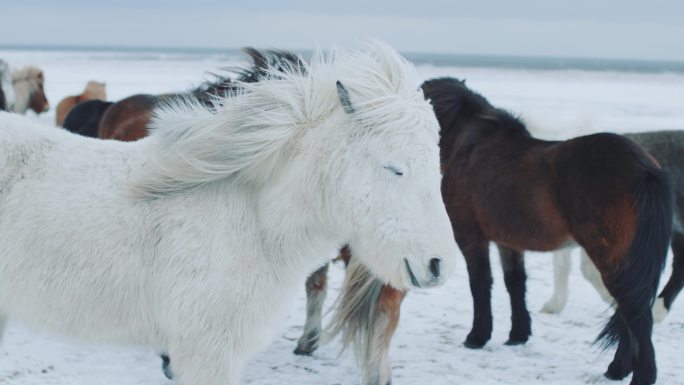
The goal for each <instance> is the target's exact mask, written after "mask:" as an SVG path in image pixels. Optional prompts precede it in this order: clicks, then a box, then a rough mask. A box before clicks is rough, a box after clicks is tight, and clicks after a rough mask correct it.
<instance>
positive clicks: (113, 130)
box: [98, 94, 160, 142]
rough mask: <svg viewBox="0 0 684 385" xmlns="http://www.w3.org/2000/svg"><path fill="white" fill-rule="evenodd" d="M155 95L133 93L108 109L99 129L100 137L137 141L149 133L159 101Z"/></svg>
mask: <svg viewBox="0 0 684 385" xmlns="http://www.w3.org/2000/svg"><path fill="white" fill-rule="evenodd" d="M159 101H160V98H159V97H158V96H155V95H144V94H140V95H133V96H129V97H127V98H125V99H123V100H120V101H119V102H117V103H114V104H113V105H112V106H111V107H109V108H108V109H107V112H105V114H104V116H102V120H101V121H100V127H99V129H98V137H99V138H100V139H116V140H122V141H126V142H130V141H135V140H138V139H140V138H143V137H145V135H147V124H148V123H149V122H150V119H151V118H152V110H153V109H154V107H155V106H157V104H158V103H159Z"/></svg>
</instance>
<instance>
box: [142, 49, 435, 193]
mask: <svg viewBox="0 0 684 385" xmlns="http://www.w3.org/2000/svg"><path fill="white" fill-rule="evenodd" d="M337 81H340V82H342V83H343V84H344V86H345V87H346V88H347V89H349V91H350V93H351V100H352V103H353V104H354V106H355V112H354V115H355V116H356V117H357V118H358V119H362V120H363V121H364V122H367V123H368V124H367V125H368V126H369V127H377V126H382V125H383V124H384V123H385V122H390V121H391V122H394V123H395V125H396V123H397V119H398V116H401V115H398V114H401V112H402V111H405V110H406V107H407V106H406V104H407V103H424V101H423V94H422V92H420V91H419V89H418V88H417V84H418V83H417V78H416V76H415V70H414V68H413V66H412V65H411V64H410V63H408V62H407V61H406V60H405V59H404V58H402V57H401V56H400V55H399V54H398V53H397V52H396V51H394V50H393V49H392V48H391V47H389V46H387V45H385V44H382V43H378V42H374V43H372V44H370V45H369V46H368V50H367V51H365V52H358V51H353V52H349V51H341V50H332V51H330V52H329V53H327V54H324V53H322V52H321V51H317V52H316V53H315V54H314V56H313V59H312V60H311V63H308V64H307V63H302V67H295V66H291V67H285V68H284V71H283V68H280V69H276V68H271V69H270V70H269V71H268V75H267V76H266V77H265V79H264V80H262V81H259V82H257V83H241V84H240V85H241V87H242V88H243V91H241V92H240V93H239V94H237V95H229V96H227V97H226V99H225V100H222V101H221V102H220V103H218V104H217V105H222V106H220V107H218V111H217V112H216V113H213V112H212V111H210V110H209V109H207V108H206V107H204V106H202V105H201V104H200V103H199V102H197V101H196V100H193V99H185V100H181V101H176V102H173V104H169V105H166V106H163V107H160V108H159V109H157V110H156V112H155V115H156V116H155V118H154V119H153V121H152V123H151V124H150V127H151V128H152V130H151V134H150V136H149V137H148V138H147V139H145V140H149V141H151V142H153V146H152V147H153V150H152V151H153V153H154V154H152V155H153V156H151V157H150V161H149V163H150V164H148V167H145V169H144V170H141V174H140V175H139V178H138V179H137V183H136V190H137V191H139V192H140V193H142V194H143V195H145V196H151V197H158V196H164V195H168V194H171V193H174V192H177V191H180V190H184V189H188V188H192V187H195V186H198V185H201V184H205V183H210V182H212V181H216V180H219V179H223V178H227V177H231V176H247V177H249V176H254V175H259V178H260V179H262V180H266V179H267V178H269V176H270V175H272V174H273V172H274V171H275V170H276V167H278V166H279V165H281V164H282V163H283V162H282V160H283V159H285V158H286V157H287V156H288V154H291V153H292V151H287V150H288V149H293V148H296V145H297V140H298V139H299V138H300V136H301V135H300V134H302V133H303V132H304V131H305V130H312V129H315V128H316V127H317V126H319V125H320V124H321V123H323V122H324V121H325V120H326V119H331V118H333V112H334V111H335V110H336V109H341V103H340V99H339V97H338V94H337V91H336V86H335V84H336V82H337ZM401 103H403V105H401ZM398 104H399V105H398ZM366 107H372V108H366ZM339 116H342V115H339ZM340 123H342V122H340ZM434 135H435V136H436V135H437V132H436V131H435V132H434Z"/></svg>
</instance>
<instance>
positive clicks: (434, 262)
mask: <svg viewBox="0 0 684 385" xmlns="http://www.w3.org/2000/svg"><path fill="white" fill-rule="evenodd" d="M440 263H441V261H440V260H439V258H432V259H431V260H430V266H429V269H430V273H432V277H433V278H438V277H439V264H440Z"/></svg>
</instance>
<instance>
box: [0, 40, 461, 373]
mask: <svg viewBox="0 0 684 385" xmlns="http://www.w3.org/2000/svg"><path fill="white" fill-rule="evenodd" d="M286 72H287V73H286V74H285V75H283V74H281V73H278V74H277V75H276V74H275V73H274V75H273V78H272V79H267V80H265V81H263V82H259V83H254V84H245V85H244V87H245V88H246V91H245V92H244V93H243V94H241V95H237V96H234V97H231V98H228V99H227V100H225V101H223V106H222V107H220V108H219V111H218V112H217V113H216V114H212V113H210V112H208V111H207V110H206V109H205V108H204V107H202V106H200V105H198V104H197V103H195V102H193V101H187V102H186V103H181V105H173V106H168V107H166V108H163V109H161V110H160V111H157V118H156V120H155V121H154V123H153V126H154V128H155V129H153V130H152V133H151V135H150V136H149V137H147V138H145V139H143V140H140V141H138V142H134V143H122V142H114V141H99V140H94V139H89V138H83V137H80V136H76V135H72V134H70V133H68V132H66V131H64V130H58V129H55V128H54V127H44V126H40V125H38V124H36V123H33V122H31V121H29V120H26V119H25V118H23V117H19V116H14V115H10V114H5V113H3V114H0V314H2V315H3V316H4V317H7V318H15V319H18V320H21V321H23V322H25V323H28V324H31V325H34V326H35V327H40V328H43V329H47V330H50V331H53V332H57V333H61V334H64V335H67V336H71V337H74V338H78V339H82V340H86V341H96V342H105V343H112V342H113V343H126V344H137V345H148V346H152V347H154V348H156V349H159V350H160V351H165V352H168V353H169V354H170V356H171V357H172V365H173V372H174V374H175V375H176V378H177V379H178V380H179V381H180V383H182V384H198V385H214V384H216V385H218V384H221V385H225V384H229V385H232V384H236V383H237V382H238V379H239V377H240V371H241V369H242V367H243V364H244V362H245V360H246V359H247V358H248V357H249V356H250V355H251V354H252V353H253V352H254V351H255V350H257V349H258V348H260V347H262V346H263V345H264V344H265V343H266V342H267V341H269V339H270V334H271V333H272V330H273V329H274V325H276V324H277V322H278V320H279V316H280V315H282V314H283V312H284V310H285V309H286V307H287V304H288V302H289V299H290V298H291V297H292V296H293V294H294V292H295V291H296V290H297V289H298V288H299V285H300V283H301V282H302V281H303V279H304V277H305V276H306V274H307V273H309V272H311V271H313V270H314V269H315V268H317V267H319V266H321V265H322V264H323V263H324V262H326V261H327V260H328V259H329V258H330V257H332V256H334V254H335V253H336V251H337V248H338V247H339V246H340V245H342V244H344V243H349V245H350V247H351V249H352V250H353V252H354V256H355V257H356V258H357V260H358V261H360V262H361V263H363V264H365V265H366V266H367V267H368V268H369V269H370V270H371V272H372V273H373V274H375V275H377V276H378V277H379V278H380V279H381V280H383V281H385V282H389V283H390V284H392V285H395V286H396V287H399V288H407V287H409V286H411V283H412V282H413V283H414V284H418V285H420V286H432V285H435V284H438V283H440V282H442V281H443V279H444V277H446V276H447V275H448V274H449V272H450V271H451V270H452V269H453V266H454V263H455V259H456V253H457V251H456V245H455V243H454V241H453V236H452V233H451V225H450V223H449V220H448V218H447V215H446V211H445V209H444V205H443V203H442V198H441V194H440V172H439V157H438V152H439V150H438V146H437V140H438V124H437V121H436V119H435V117H434V113H433V111H432V107H431V106H430V105H429V104H428V103H427V102H426V101H425V100H424V99H423V94H422V92H420V91H419V90H418V89H417V88H416V84H417V82H416V81H415V79H414V77H413V76H414V75H413V69H412V67H411V66H410V65H409V64H408V63H407V62H406V61H405V60H404V59H403V58H401V57H400V56H399V55H398V54H396V53H395V52H394V51H393V50H391V49H390V48H388V47H386V46H384V45H382V44H375V45H373V46H372V47H371V49H370V52H366V53H360V52H351V53H341V52H338V53H336V54H331V55H330V56H329V57H328V58H323V57H322V55H318V56H317V57H316V58H315V59H314V61H313V63H312V64H311V65H310V66H308V67H307V68H306V71H305V72H306V73H302V72H299V71H298V70H296V69H292V70H290V71H286ZM338 80H339V81H340V82H341V83H342V86H338V87H337V89H336V81H338ZM343 91H347V92H343ZM346 96H348V97H349V100H350V102H351V105H347V106H346V108H344V109H343V108H342V105H341V103H340V100H341V99H340V98H342V99H344V97H346ZM435 259H439V260H441V262H440V263H439V264H438V267H439V269H438V272H437V274H435V268H434V267H435V264H434V261H435ZM431 261H432V263H431Z"/></svg>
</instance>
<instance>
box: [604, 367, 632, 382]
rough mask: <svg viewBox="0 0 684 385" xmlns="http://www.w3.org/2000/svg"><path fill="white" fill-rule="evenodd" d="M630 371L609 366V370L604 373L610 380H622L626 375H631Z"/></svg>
mask: <svg viewBox="0 0 684 385" xmlns="http://www.w3.org/2000/svg"><path fill="white" fill-rule="evenodd" d="M629 373H630V372H629V371H627V372H625V371H620V370H615V369H612V368H608V370H607V371H606V372H605V373H604V374H603V376H604V377H606V378H607V379H609V380H613V381H621V380H623V379H624V378H625V377H627V376H628V375H629Z"/></svg>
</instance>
